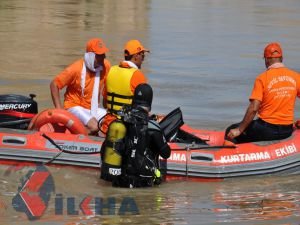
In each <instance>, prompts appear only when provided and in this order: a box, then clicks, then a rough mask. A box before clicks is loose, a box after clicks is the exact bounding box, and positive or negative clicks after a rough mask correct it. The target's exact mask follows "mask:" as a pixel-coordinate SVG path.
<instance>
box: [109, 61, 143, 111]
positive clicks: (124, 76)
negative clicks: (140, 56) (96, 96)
mask: <svg viewBox="0 0 300 225" xmlns="http://www.w3.org/2000/svg"><path fill="white" fill-rule="evenodd" d="M136 70H137V69H136V68H122V67H120V66H113V67H111V68H110V70H109V73H108V75H107V78H106V89H107V99H106V103H107V109H108V110H109V111H110V112H111V113H114V114H116V113H117V111H119V110H120V109H121V108H122V106H124V105H128V106H130V105H131V102H132V98H133V92H132V91H131V85H130V80H131V78H132V75H133V73H134V72H135V71H136Z"/></svg>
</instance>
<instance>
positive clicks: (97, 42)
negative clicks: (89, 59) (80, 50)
mask: <svg viewBox="0 0 300 225" xmlns="http://www.w3.org/2000/svg"><path fill="white" fill-rule="evenodd" d="M108 51H109V49H108V48H106V46H105V44H104V42H103V41H102V39H100V38H93V39H91V40H89V41H88V42H87V44H86V52H94V53H95V54H97V55H102V54H105V53H106V52H108Z"/></svg>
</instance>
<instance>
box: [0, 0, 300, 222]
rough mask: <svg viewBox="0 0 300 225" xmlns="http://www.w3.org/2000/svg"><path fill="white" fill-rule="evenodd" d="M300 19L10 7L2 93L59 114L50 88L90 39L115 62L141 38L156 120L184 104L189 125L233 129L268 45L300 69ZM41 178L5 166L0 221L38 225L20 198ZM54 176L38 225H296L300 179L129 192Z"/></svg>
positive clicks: (145, 5)
mask: <svg viewBox="0 0 300 225" xmlns="http://www.w3.org/2000/svg"><path fill="white" fill-rule="evenodd" d="M299 12H300V2H299V1H298V0H285V1H279V0H264V1H261V0H248V1H240V0H230V1H225V0H187V1H181V0H164V1H159V0H152V1H150V0H149V1H146V0H139V1H138V0H126V1H125V0H119V1H117V0H85V1H84V0H64V1H60V0H43V1H39V0H26V1H21V0H2V1H0V52H1V54H0V84H1V88H0V94H7V93H16V94H24V95H28V94H30V93H35V94H36V95H37V97H36V100H37V101H38V103H39V111H41V110H43V109H45V108H49V107H52V103H51V100H50V93H49V83H50V81H51V80H52V79H53V78H54V76H55V75H56V74H57V73H59V72H60V71H61V70H63V69H64V67H65V66H67V65H68V64H70V63H72V62H73V61H75V60H76V59H78V58H80V57H82V55H83V53H84V49H85V43H86V41H87V40H88V39H89V38H92V37H101V38H103V39H104V41H105V43H106V44H107V46H108V47H109V49H110V52H109V53H108V54H107V58H108V59H109V60H110V61H111V63H112V64H117V63H118V62H119V61H120V60H122V49H123V46H124V43H125V42H126V41H127V40H129V39H139V40H141V41H142V43H143V44H144V45H145V46H146V47H147V48H149V49H150V50H151V53H150V54H149V55H147V56H146V61H145V63H144V64H143V71H144V72H145V74H147V77H148V79H149V83H150V84H151V85H152V86H153V89H154V102H153V112H154V113H164V114H165V113H168V112H169V111H171V110H172V109H174V108H176V107H178V106H180V107H181V109H182V111H183V116H184V120H185V122H186V123H187V124H189V125H191V126H193V127H196V128H208V129H225V128H226V126H228V125H229V124H231V123H234V122H238V121H239V120H241V119H242V117H243V114H244V111H245V109H246V107H247V104H248V96H249V94H250V92H251V89H252V85H253V81H254V79H255V77H256V76H257V75H258V74H259V73H260V72H262V71H263V70H264V69H265V68H264V61H263V59H262V53H263V48H264V46H265V45H266V44H267V43H268V42H273V41H278V42H280V43H281V44H282V47H283V51H284V62H285V64H286V65H287V66H288V67H290V68H292V69H295V70H297V71H300V63H299V52H300V39H299V35H300V30H299V24H300V17H299ZM297 116H298V117H300V108H299V104H297V108H296V117H297ZM35 169H36V167H17V166H15V165H10V166H8V165H6V166H0V215H1V217H0V224H20V223H22V224H31V223H32V222H33V221H32V220H30V218H28V217H27V215H26V213H24V212H19V211H17V210H16V209H15V207H14V200H13V199H14V198H15V195H16V193H17V192H18V188H19V187H20V186H22V181H24V179H25V180H26V175H28V173H29V172H30V171H32V170H35ZM46 170H47V171H48V173H49V174H51V178H52V182H51V184H49V185H48V186H49V187H50V189H51V190H52V189H53V190H52V192H51V193H52V194H51V196H50V200H49V202H48V206H47V208H46V209H45V212H43V215H42V216H41V217H39V218H36V219H35V221H34V223H35V224H51V225H52V224H125V223H131V224H212V225H215V224H249V225H253V224H262V225H271V224H280V225H287V224H288V225H299V224H300V209H299V206H300V202H299V199H300V198H299V197H300V183H299V179H298V178H299V177H298V176H294V177H292V176H289V177H283V176H268V177H255V178H242V179H232V180H226V181H223V182H193V181H184V180H181V181H178V180H177V181H168V182H167V183H165V184H163V185H161V186H160V187H156V188H152V189H139V190H127V189H116V188H111V187H109V185H107V184H105V183H103V182H102V181H100V180H99V179H98V177H99V172H98V171H94V170H86V169H81V170H78V169H74V168H71V167H70V168H59V167H54V168H53V167H46ZM54 188H55V190H54ZM87 196H90V197H91V200H90V202H91V203H93V204H94V205H97V204H96V202H97V199H98V200H99V199H102V200H103V201H104V202H106V203H107V202H109V201H110V200H109V199H110V198H111V199H113V200H115V202H116V203H115V205H114V209H115V211H114V213H111V215H106V214H109V213H106V214H105V213H102V214H101V213H100V212H99V211H98V213H95V212H94V213H90V214H89V213H86V211H83V210H82V209H81V208H80V204H81V202H82V201H83V200H84V199H86V197H87ZM70 199H71V200H70ZM128 199H129V202H130V204H128V205H127V206H128V208H129V209H128V210H127V211H126V210H125V212H126V213H125V215H121V214H122V213H120V212H123V211H122V210H121V209H123V208H122V205H123V203H124V201H127V200H128ZM60 200H61V201H60ZM61 202H63V203H64V204H63V205H61V204H60V203H61ZM124 204H125V203H124ZM59 206H61V208H62V211H59V209H58V208H59ZM96 208H97V207H96ZM120 208H121V209H120ZM137 211H138V213H137ZM61 212H62V213H61Z"/></svg>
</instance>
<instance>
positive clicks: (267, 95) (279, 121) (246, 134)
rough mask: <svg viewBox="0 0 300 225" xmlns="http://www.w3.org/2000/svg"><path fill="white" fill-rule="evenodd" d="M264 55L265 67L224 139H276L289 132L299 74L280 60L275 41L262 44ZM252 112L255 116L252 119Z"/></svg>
mask: <svg viewBox="0 0 300 225" xmlns="http://www.w3.org/2000/svg"><path fill="white" fill-rule="evenodd" d="M264 59H265V65H266V68H267V70H266V71H265V72H263V73H262V74H260V75H259V76H258V77H257V78H256V80H255V83H254V87H253V90H252V94H251V96H250V98H249V99H250V104H249V106H248V109H247V111H246V114H245V116H244V119H243V120H242V122H241V123H238V124H233V125H231V126H230V127H229V128H227V130H226V133H225V139H227V140H230V141H233V142H235V143H244V142H251V141H263V140H280V139H284V138H287V137H289V136H290V135H291V134H292V132H293V121H294V107H295V101H296V96H298V97H300V75H299V74H298V73H297V72H295V71H293V70H290V69H288V68H287V67H285V66H284V64H283V63H282V49H281V47H280V44H279V43H270V44H268V45H267V46H266V48H265V50H264ZM256 114H258V119H256V120H253V119H254V117H255V116H256Z"/></svg>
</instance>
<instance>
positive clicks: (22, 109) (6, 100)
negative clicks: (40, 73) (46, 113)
mask: <svg viewBox="0 0 300 225" xmlns="http://www.w3.org/2000/svg"><path fill="white" fill-rule="evenodd" d="M29 96H30V97H26V96H22V95H15V94H8V95H0V127H5V128H13V129H23V130H25V129H27V127H28V125H29V123H30V121H31V119H32V118H33V117H34V116H35V115H36V114H37V113H38V105H37V102H36V101H34V100H33V98H34V97H36V95H34V94H30V95H29Z"/></svg>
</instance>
